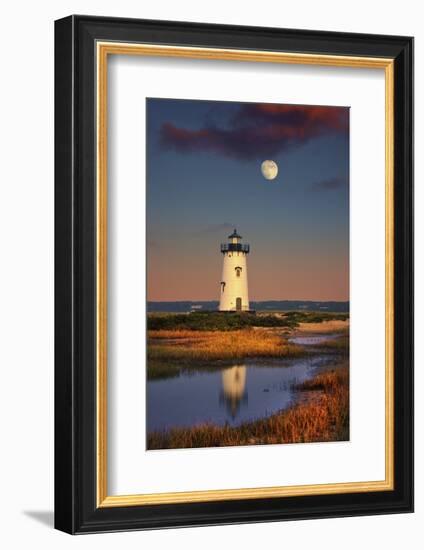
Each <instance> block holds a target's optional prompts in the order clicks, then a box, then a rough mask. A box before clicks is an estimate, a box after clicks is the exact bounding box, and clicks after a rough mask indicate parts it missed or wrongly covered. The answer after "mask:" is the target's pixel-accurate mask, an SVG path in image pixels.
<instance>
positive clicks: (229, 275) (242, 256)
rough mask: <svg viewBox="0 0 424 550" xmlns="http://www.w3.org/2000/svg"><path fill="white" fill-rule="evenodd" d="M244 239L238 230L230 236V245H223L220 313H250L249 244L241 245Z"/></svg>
mask: <svg viewBox="0 0 424 550" xmlns="http://www.w3.org/2000/svg"><path fill="white" fill-rule="evenodd" d="M241 239H242V237H241V236H240V235H239V234H238V233H237V231H236V229H234V232H233V233H232V234H231V235H229V237H228V240H229V242H228V243H224V244H221V252H222V254H223V255H224V264H223V266H222V278H221V295H220V300H219V310H220V311H249V294H248V291H247V261H246V260H247V255H248V254H249V251H250V248H249V245H248V244H241V242H240V241H241Z"/></svg>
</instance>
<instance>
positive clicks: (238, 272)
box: [235, 267, 241, 277]
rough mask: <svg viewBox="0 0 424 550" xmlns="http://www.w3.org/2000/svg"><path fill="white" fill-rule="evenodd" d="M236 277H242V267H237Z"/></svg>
mask: <svg viewBox="0 0 424 550" xmlns="http://www.w3.org/2000/svg"><path fill="white" fill-rule="evenodd" d="M235 269H236V277H240V273H241V267H236V268H235Z"/></svg>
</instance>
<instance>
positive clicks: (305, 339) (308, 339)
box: [289, 334, 340, 346]
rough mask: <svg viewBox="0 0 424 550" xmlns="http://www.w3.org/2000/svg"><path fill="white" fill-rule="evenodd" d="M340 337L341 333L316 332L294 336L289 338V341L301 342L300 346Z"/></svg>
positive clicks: (293, 342) (312, 344)
mask: <svg viewBox="0 0 424 550" xmlns="http://www.w3.org/2000/svg"><path fill="white" fill-rule="evenodd" d="M339 337H340V334H314V335H313V336H294V337H293V338H289V342H291V343H292V344H299V346H314V345H316V344H321V343H322V342H327V341H328V340H335V339H336V338H339Z"/></svg>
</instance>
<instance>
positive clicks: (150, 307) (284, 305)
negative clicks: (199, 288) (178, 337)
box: [147, 300, 349, 313]
mask: <svg viewBox="0 0 424 550" xmlns="http://www.w3.org/2000/svg"><path fill="white" fill-rule="evenodd" d="M250 308H251V309H252V310H256V311H296V310H299V311H321V312H324V311H327V312H336V313H349V301H345V302H338V301H313V300H264V301H251V302H250ZM217 309H218V301H217V300H216V301H215V300H211V301H203V300H198V301H189V300H185V301H184V300H181V301H175V302H167V301H164V302H158V301H148V302H147V311H148V313H156V312H167V313H174V312H175V313H184V312H190V311H208V310H210V311H215V310H217Z"/></svg>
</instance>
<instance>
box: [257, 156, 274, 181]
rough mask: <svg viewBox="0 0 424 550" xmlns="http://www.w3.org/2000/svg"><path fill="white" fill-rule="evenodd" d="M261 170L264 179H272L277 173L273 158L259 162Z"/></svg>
mask: <svg viewBox="0 0 424 550" xmlns="http://www.w3.org/2000/svg"><path fill="white" fill-rule="evenodd" d="M261 172H262V175H263V177H264V178H265V179H267V180H273V179H274V178H276V177H277V174H278V165H277V163H276V162H274V161H273V160H264V161H263V163H262V164H261Z"/></svg>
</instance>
